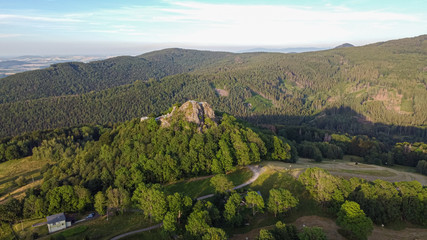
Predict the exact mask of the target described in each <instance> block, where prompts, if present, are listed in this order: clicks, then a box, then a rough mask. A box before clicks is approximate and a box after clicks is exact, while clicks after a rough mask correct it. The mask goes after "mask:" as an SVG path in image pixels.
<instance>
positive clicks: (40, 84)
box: [0, 35, 427, 142]
mask: <svg viewBox="0 0 427 240" xmlns="http://www.w3.org/2000/svg"><path fill="white" fill-rule="evenodd" d="M426 56H427V36H425V35H423V36H420V37H416V38H409V39H401V40H395V41H389V42H382V43H376V44H371V45H366V46H363V47H351V48H340V49H332V50H328V51H321V52H310V53H300V54H279V53H244V54H232V53H219V52H204V51H193V50H183V49H166V50H162V51H157V52H152V53H147V54H144V55H140V56H137V57H118V58H112V59H107V60H104V61H97V62H93V63H88V64H83V63H64V64H57V65H53V66H52V67H50V68H48V69H43V70H37V71H31V72H25V73H21V74H16V75H14V76H11V77H7V78H4V79H1V80H0V81H1V84H0V93H1V94H0V95H1V98H2V99H1V101H0V102H1V104H0V116H1V117H0V126H1V128H0V131H1V132H0V136H10V135H18V134H20V133H23V132H31V131H34V130H43V129H52V128H58V127H72V126H76V125H81V124H108V123H114V122H119V121H120V122H123V121H126V120H130V119H132V118H135V117H141V116H145V115H148V114H150V113H154V114H159V113H161V112H163V111H165V110H167V109H168V107H169V106H170V105H171V104H173V103H175V102H184V101H186V100H189V99H196V100H199V101H206V102H209V103H210V104H212V105H213V107H214V108H215V109H217V110H219V111H222V112H227V113H230V114H233V115H235V116H236V117H239V118H243V119H246V120H247V121H250V122H252V123H257V124H286V125H300V124H305V125H308V126H313V127H317V128H322V129H329V130H332V131H336V132H341V133H349V134H352V135H359V134H363V135H368V136H370V137H381V138H383V139H391V140H392V141H394V142H399V141H407V140H408V141H425V139H426V136H427V130H426V124H427V123H426V121H427V109H426V106H427V105H426V104H425V102H427V90H426V88H427V70H426V67H427V66H426V65H425V63H426V62H427V57H426Z"/></svg>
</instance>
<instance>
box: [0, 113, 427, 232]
mask: <svg viewBox="0 0 427 240" xmlns="http://www.w3.org/2000/svg"><path fill="white" fill-rule="evenodd" d="M183 106H184V105H183ZM186 106H188V105H186ZM181 107H182V106H181ZM182 108H183V107H182ZM182 108H180V109H182ZM181 113H182V112H179V111H178V112H177V111H175V112H174V111H173V110H172V113H171V116H172V117H170V118H168V125H167V126H166V125H162V123H161V122H160V121H159V120H155V118H154V117H151V118H148V119H146V120H143V121H142V120H140V119H133V120H131V121H126V122H124V123H118V124H116V125H114V126H111V127H102V126H92V127H91V126H83V127H75V128H66V129H58V130H54V131H45V132H34V133H33V134H27V135H23V136H19V137H17V138H16V139H15V140H17V141H22V142H25V141H28V145H30V144H34V146H35V147H34V148H32V150H31V151H32V155H33V156H32V158H34V159H36V160H38V161H46V160H47V161H48V162H49V163H48V164H46V165H45V166H44V167H43V168H42V169H41V171H42V178H43V180H42V184H41V185H39V186H38V187H36V188H30V189H28V190H27V192H26V194H25V197H24V198H23V199H21V200H17V199H13V198H10V199H9V200H6V201H5V202H4V203H3V204H1V205H0V222H1V228H0V229H1V231H0V233H1V234H2V236H7V237H9V238H11V239H13V233H12V232H11V230H10V229H11V228H10V226H9V224H12V223H16V222H18V221H19V220H21V219H26V218H39V217H44V216H46V215H50V214H54V213H58V212H85V211H88V210H96V211H97V212H98V213H99V214H101V215H104V214H105V213H106V211H107V209H108V210H109V211H114V212H117V214H121V213H123V212H124V211H126V209H132V208H138V209H141V210H142V212H143V214H144V215H145V216H146V217H147V218H148V219H150V221H153V222H160V221H162V222H163V228H162V232H163V233H162V234H163V235H162V237H163V238H164V239H171V238H173V237H174V236H181V237H182V238H184V239H212V238H213V236H214V237H215V239H226V238H227V233H226V231H224V229H226V230H227V229H229V228H230V227H235V228H238V227H243V226H244V224H245V222H247V221H248V220H249V219H251V218H254V217H255V216H257V215H260V214H263V212H264V211H265V212H268V213H270V214H274V216H275V217H278V218H279V217H283V216H286V214H287V213H288V212H289V211H291V210H295V209H298V208H304V207H306V206H304V205H301V206H300V202H301V201H302V202H305V203H307V201H312V202H314V203H315V204H316V206H318V207H319V208H320V209H321V211H323V212H324V213H325V214H328V215H329V216H332V217H335V216H336V217H338V218H337V224H338V225H340V226H341V227H342V228H343V229H344V234H345V235H346V236H349V237H351V238H354V239H366V236H367V235H369V234H370V232H371V231H372V224H373V223H375V224H391V223H394V222H397V221H407V222H410V223H413V224H417V225H425V224H427V223H426V222H425V221H426V219H427V218H426V214H427V188H425V187H423V186H422V185H421V184H420V183H419V182H416V181H413V182H397V183H390V182H385V181H382V180H376V181H373V182H368V181H366V180H362V179H359V178H351V179H343V178H340V177H336V176H333V175H331V174H329V173H328V172H326V171H325V170H322V169H319V168H309V169H307V170H306V171H304V172H303V173H301V174H300V175H299V177H298V178H294V177H293V176H291V175H286V181H283V183H282V184H285V185H286V186H288V187H287V188H286V189H285V188H281V187H277V188H272V187H271V186H269V188H268V192H267V193H266V192H265V190H263V193H262V194H260V193H258V192H256V191H253V190H251V189H246V190H242V192H241V193H236V192H234V191H231V192H227V191H225V189H223V188H221V187H222V186H230V187H232V184H231V183H228V182H227V180H226V179H224V175H223V173H225V172H228V171H230V170H233V169H235V168H236V166H245V165H248V164H254V163H259V162H260V161H261V159H262V160H277V161H285V162H294V161H296V158H297V154H300V155H304V154H307V156H309V157H311V155H310V154H315V155H316V154H317V155H320V158H323V157H324V158H342V154H343V153H344V152H353V153H357V152H362V153H364V154H367V155H369V154H371V153H372V151H373V150H372V148H375V149H376V148H381V146H379V145H381V143H379V142H376V141H375V140H373V139H369V138H367V137H360V136H356V137H352V138H349V136H346V135H337V134H335V135H326V136H323V138H324V139H325V140H326V141H325V140H324V141H319V142H307V141H304V140H305V139H304V138H302V137H301V139H299V140H298V143H297V142H296V141H295V140H294V141H293V142H292V141H289V140H287V139H285V138H283V137H281V136H276V135H274V134H273V133H272V132H271V131H268V130H263V129H258V128H254V127H252V126H251V125H249V124H247V123H245V122H241V121H239V120H237V119H236V118H235V117H233V116H230V115H228V114H219V115H218V114H217V116H216V117H215V119H211V118H208V117H206V115H205V116H204V117H201V118H202V119H203V123H202V124H196V123H194V122H189V121H187V120H184V119H185V117H186V115H182V114H181ZM184 113H186V112H184ZM188 114H190V115H191V114H192V113H188ZM319 131H320V130H319ZM279 132H280V133H281V134H282V135H283V131H279ZM310 133H312V132H310ZM297 135H298V136H308V134H304V135H299V134H297ZM10 141H13V139H9V142H10ZM31 141H33V143H31ZM19 145H22V144H16V146H17V147H19ZM24 145H25V144H24ZM295 146H297V147H295ZM424 147H425V146H424V145H422V144H415V143H414V144H409V145H408V144H407V143H402V144H397V145H396V146H394V148H393V151H392V152H391V154H393V155H396V156H397V158H400V157H401V158H402V160H404V161H407V159H408V156H411V154H414V156H413V157H414V158H417V156H418V155H417V154H419V152H420V151H419V149H421V150H422V149H423V148H424ZM313 149H317V150H313ZM297 150H298V151H297ZM316 152H317V153H316ZM404 154H407V155H406V156H402V155H404ZM424 154H425V153H424ZM425 156H426V155H423V157H425ZM315 160H318V159H317V158H316V157H315ZM320 160H321V159H320ZM207 174H218V175H216V176H215V177H213V178H212V179H211V183H212V185H214V186H215V190H216V191H217V194H216V196H215V197H214V198H213V199H210V200H209V201H207V200H204V201H195V200H193V199H191V198H189V197H187V196H185V195H182V194H179V193H175V194H172V195H168V194H166V193H165V191H164V189H163V187H162V185H160V184H164V183H169V182H171V181H176V180H179V179H186V178H189V177H194V176H200V175H207ZM352 214H353V215H354V214H356V217H357V218H355V219H353V218H354V216H353V215H352ZM313 234H314V235H315V236H317V238H315V239H325V238H324V233H323V231H322V230H321V229H318V228H313V229H312V228H307V229H304V230H302V231H298V230H297V229H296V228H295V226H293V225H285V224H283V223H281V222H278V223H277V224H276V226H275V228H273V229H270V230H264V231H262V232H261V233H260V237H259V238H260V239H273V238H268V237H269V236H273V237H274V236H276V237H277V238H278V239H280V236H282V237H283V238H286V237H285V236H288V237H291V238H292V239H307V237H308V236H311V235H313ZM262 237H264V238H262ZM308 239H311V238H308Z"/></svg>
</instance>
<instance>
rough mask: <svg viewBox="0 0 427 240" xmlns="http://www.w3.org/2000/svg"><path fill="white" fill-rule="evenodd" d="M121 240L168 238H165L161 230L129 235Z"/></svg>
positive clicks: (159, 239) (158, 239)
mask: <svg viewBox="0 0 427 240" xmlns="http://www.w3.org/2000/svg"><path fill="white" fill-rule="evenodd" d="M122 239H123V240H140V239H153V240H154V239H156V240H163V239H164V240H166V239H170V237H168V236H165V235H164V234H163V233H162V230H161V228H157V229H153V230H150V231H147V232H142V233H138V234H134V235H130V236H128V237H124V238H122Z"/></svg>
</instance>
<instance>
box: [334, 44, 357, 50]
mask: <svg viewBox="0 0 427 240" xmlns="http://www.w3.org/2000/svg"><path fill="white" fill-rule="evenodd" d="M347 47H354V45H353V44H351V43H343V44H341V45H339V46H336V47H335V49H336V48H347Z"/></svg>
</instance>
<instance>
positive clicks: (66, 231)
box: [61, 226, 88, 238]
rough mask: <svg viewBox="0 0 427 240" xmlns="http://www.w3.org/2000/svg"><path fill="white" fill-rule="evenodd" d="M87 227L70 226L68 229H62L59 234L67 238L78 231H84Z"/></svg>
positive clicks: (78, 232)
mask: <svg viewBox="0 0 427 240" xmlns="http://www.w3.org/2000/svg"><path fill="white" fill-rule="evenodd" d="M87 228H88V227H87V226H77V227H74V228H70V229H68V230H65V231H63V232H62V233H61V235H62V236H64V237H66V238H69V237H72V236H75V235H78V234H80V233H83V232H84V231H86V230H87Z"/></svg>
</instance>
